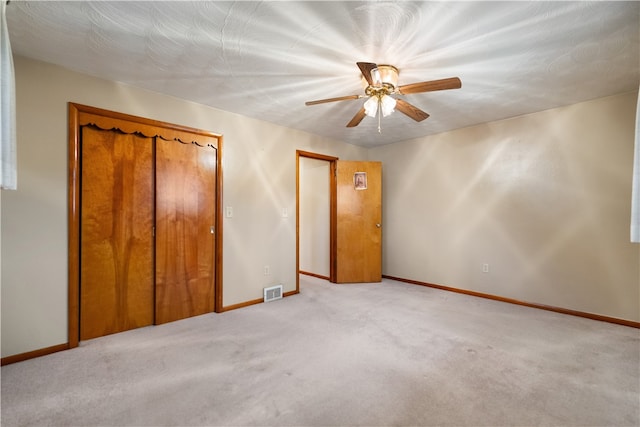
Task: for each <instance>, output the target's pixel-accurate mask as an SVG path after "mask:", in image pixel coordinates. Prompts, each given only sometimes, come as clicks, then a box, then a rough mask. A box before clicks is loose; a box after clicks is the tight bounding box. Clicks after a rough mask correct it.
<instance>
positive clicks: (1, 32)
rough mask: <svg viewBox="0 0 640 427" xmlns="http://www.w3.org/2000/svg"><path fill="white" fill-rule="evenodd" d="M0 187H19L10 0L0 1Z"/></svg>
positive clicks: (13, 188) (9, 188)
mask: <svg viewBox="0 0 640 427" xmlns="http://www.w3.org/2000/svg"><path fill="white" fill-rule="evenodd" d="M0 3H1V6H0V12H1V13H2V16H0V156H1V157H0V188H3V189H8V190H15V189H16V188H17V184H18V183H17V181H18V177H17V171H16V162H17V158H16V94H15V76H14V70H13V56H12V54H11V44H10V43H9V29H8V28H7V15H6V11H7V2H6V1H5V0H0Z"/></svg>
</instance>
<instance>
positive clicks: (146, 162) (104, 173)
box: [80, 126, 154, 340]
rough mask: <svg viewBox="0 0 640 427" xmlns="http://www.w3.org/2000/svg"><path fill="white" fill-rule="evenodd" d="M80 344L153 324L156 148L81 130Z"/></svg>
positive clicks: (135, 138) (131, 137) (142, 140)
mask: <svg viewBox="0 0 640 427" xmlns="http://www.w3.org/2000/svg"><path fill="white" fill-rule="evenodd" d="M81 153H82V157H81V184H80V186H81V200H82V207H81V212H80V235H81V240H80V258H81V260H82V262H81V268H80V283H81V287H80V339H81V340H87V339H91V338H95V337H99V336H103V335H108V334H113V333H116V332H122V331H125V330H129V329H133V328H138V327H142V326H148V325H151V324H152V323H153V310H154V304H153V144H152V139H151V138H147V137H144V136H141V135H136V134H123V133H121V132H118V131H115V130H101V129H98V128H94V127H92V126H83V127H82V150H81Z"/></svg>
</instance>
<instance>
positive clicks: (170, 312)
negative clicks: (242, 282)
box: [156, 139, 216, 324]
mask: <svg viewBox="0 0 640 427" xmlns="http://www.w3.org/2000/svg"><path fill="white" fill-rule="evenodd" d="M215 191H216V150H215V149H214V148H212V147H199V146H198V145H196V144H193V143H188V144H184V143H181V142H177V141H164V140H160V139H159V140H158V141H157V143H156V323H157V324H160V323H166V322H171V321H174V320H178V319H183V318H186V317H191V316H197V315H200V314H204V313H210V312H212V311H213V309H214V278H215V271H214V268H215V263H214V258H215V253H214V243H215V234H213V233H212V231H214V230H212V227H213V225H214V224H215V194H216V193H215Z"/></svg>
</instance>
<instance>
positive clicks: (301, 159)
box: [296, 150, 338, 291]
mask: <svg viewBox="0 0 640 427" xmlns="http://www.w3.org/2000/svg"><path fill="white" fill-rule="evenodd" d="M337 160H338V158H337V157H331V156H325V155H323V154H317V153H310V152H306V151H300V150H298V151H296V200H297V207H296V224H297V246H296V269H297V274H296V290H298V291H300V280H299V275H300V274H306V275H309V276H314V277H319V278H321V279H326V280H329V281H335V280H332V279H334V277H333V276H334V275H335V271H334V269H333V268H332V265H333V263H334V262H335V253H334V252H335V250H334V249H332V248H334V247H335V245H334V244H333V238H334V234H335V233H333V232H332V227H335V215H334V214H332V212H335V190H334V189H335V183H334V180H335V163H336V161H337Z"/></svg>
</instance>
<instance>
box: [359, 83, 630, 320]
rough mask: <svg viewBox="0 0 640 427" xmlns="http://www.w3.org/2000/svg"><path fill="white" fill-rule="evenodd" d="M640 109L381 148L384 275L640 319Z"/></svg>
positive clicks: (594, 106)
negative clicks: (636, 153)
mask: <svg viewBox="0 0 640 427" xmlns="http://www.w3.org/2000/svg"><path fill="white" fill-rule="evenodd" d="M460 108H461V110H462V111H463V110H464V106H460ZM635 109H636V94H635V93H630V94H623V95H619V96H613V97H607V98H602V99H598V100H593V101H590V102H585V103H580V104H576V105H571V106H568V107H564V108H558V109H554V110H548V111H543V112H539V113H535V114H530V115H527V116H522V117H517V118H513V119H509V120H503V121H499V122H492V123H487V124H482V125H478V126H474V127H469V128H465V129H460V130H456V131H453V132H447V133H443V134H439V135H435V136H430V137H427V138H422V139H419V140H412V141H407V142H403V143H398V144H393V145H389V146H384V147H380V148H377V149H372V150H371V151H370V159H371V160H380V161H382V162H383V177H384V178H383V179H384V181H383V186H384V203H383V206H384V212H383V218H384V238H383V272H384V274H387V275H391V276H397V277H402V278H406V279H413V280H418V281H422V282H428V283H435V284H441V285H446V286H451V287H456V288H461V289H466V290H473V291H478V292H484V293H489V294H494V295H499V296H502V297H508V298H514V299H518V300H521V301H527V302H533V303H539V304H547V305H551V306H556V307H563V308H568V309H573V310H579V311H584V312H589V313H594V314H600V315H606V316H611V317H617V318H622V319H627V320H634V321H638V320H640V245H637V244H632V243H629V222H630V209H631V175H632V162H633V135H634V118H635ZM427 125H428V124H427ZM485 263H486V264H489V272H488V273H483V271H482V265H483V264H485Z"/></svg>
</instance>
